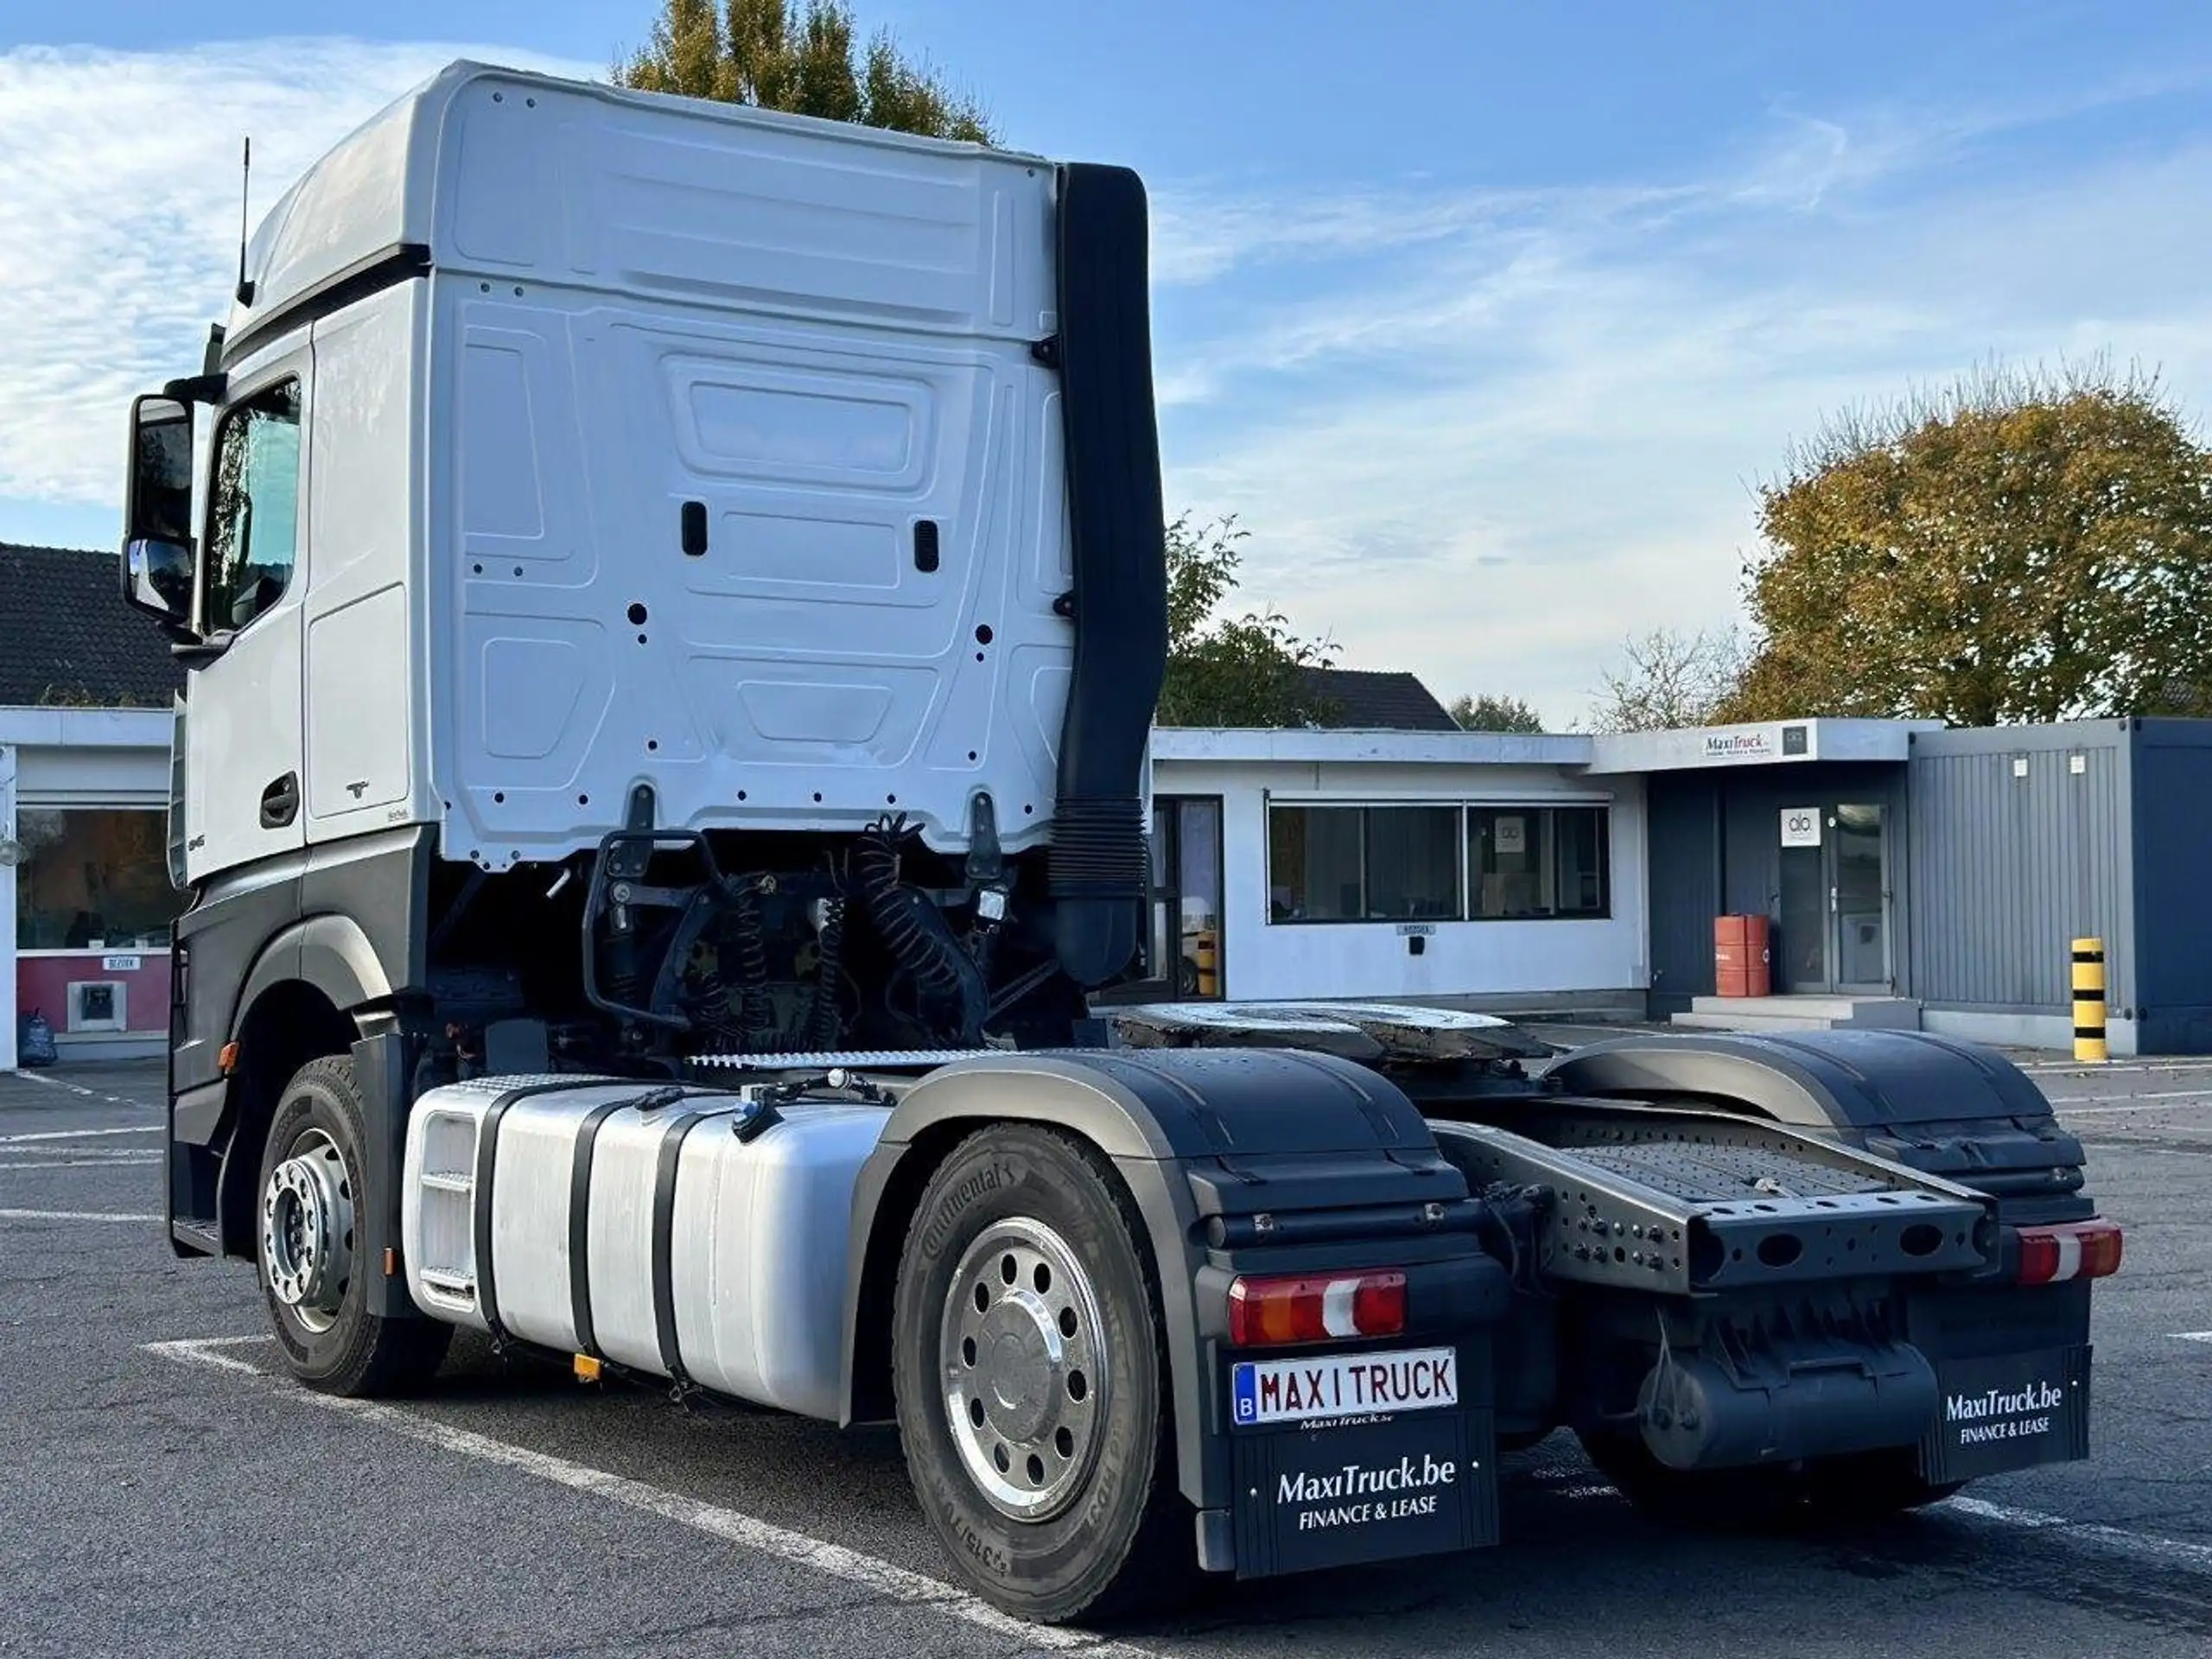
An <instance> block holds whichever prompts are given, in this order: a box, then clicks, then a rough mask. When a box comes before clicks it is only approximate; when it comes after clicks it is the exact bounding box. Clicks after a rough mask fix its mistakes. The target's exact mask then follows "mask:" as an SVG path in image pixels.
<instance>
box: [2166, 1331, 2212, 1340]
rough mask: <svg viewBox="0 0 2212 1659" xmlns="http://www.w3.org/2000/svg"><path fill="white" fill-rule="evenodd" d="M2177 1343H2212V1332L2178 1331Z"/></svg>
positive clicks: (2176, 1335)
mask: <svg viewBox="0 0 2212 1659" xmlns="http://www.w3.org/2000/svg"><path fill="white" fill-rule="evenodd" d="M2174 1340H2175V1341H2176V1342H2212V1331H2177V1332H2174Z"/></svg>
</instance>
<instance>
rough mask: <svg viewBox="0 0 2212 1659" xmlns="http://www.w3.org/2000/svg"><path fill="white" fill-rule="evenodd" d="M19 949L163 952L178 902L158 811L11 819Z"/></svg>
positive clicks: (28, 813) (98, 810) (47, 812)
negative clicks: (16, 846)
mask: <svg viewBox="0 0 2212 1659" xmlns="http://www.w3.org/2000/svg"><path fill="white" fill-rule="evenodd" d="M16 841H17V842H19V843H20V844H21V845H22V849H23V861H22V864H21V865H20V866H18V867H17V868H16V947H17V949H19V950H162V949H165V948H167V946H168V942H169V924H170V923H171V922H172V921H174V920H175V918H176V913H177V912H178V910H179V909H180V908H181V899H180V897H179V895H178V893H176V890H175V888H173V887H170V886H169V874H168V858H167V847H166V841H167V836H166V831H165V828H164V825H163V823H162V815H161V813H159V812H158V811H146V810H132V809H118V808H109V807H67V808H61V809H58V810H55V809H40V808H31V807H26V808H24V809H22V810H20V811H18V812H17V813H16Z"/></svg>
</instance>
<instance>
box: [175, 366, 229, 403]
mask: <svg viewBox="0 0 2212 1659" xmlns="http://www.w3.org/2000/svg"><path fill="white" fill-rule="evenodd" d="M229 385H230V376H228V375H226V374H223V373H219V372H218V373H215V374H195V375H193V376H190V377H189V378H186V379H182V380H172V381H170V382H169V383H168V385H165V386H163V387H162V397H174V398H175V399H176V401H177V402H178V403H180V404H219V403H221V402H222V401H223V398H224V396H225V394H226V391H227V390H228V388H229Z"/></svg>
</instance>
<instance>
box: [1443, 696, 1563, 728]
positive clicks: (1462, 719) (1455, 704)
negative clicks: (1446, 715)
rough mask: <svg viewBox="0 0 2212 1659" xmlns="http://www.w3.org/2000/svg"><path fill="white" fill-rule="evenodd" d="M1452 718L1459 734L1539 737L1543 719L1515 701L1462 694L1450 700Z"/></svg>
mask: <svg viewBox="0 0 2212 1659" xmlns="http://www.w3.org/2000/svg"><path fill="white" fill-rule="evenodd" d="M1450 712H1451V715H1452V719H1453V720H1454V721H1458V722H1459V729H1460V730H1461V731H1463V732H1522V733H1530V734H1534V733H1540V732H1541V731H1542V730H1543V729H1544V717H1543V716H1542V715H1540V714H1538V713H1537V712H1536V711H1535V709H1532V708H1530V707H1529V705H1528V704H1527V703H1525V702H1522V701H1521V699H1520V698H1518V697H1494V696H1490V695H1489V694H1488V693H1484V695H1483V696H1479V697H1471V696H1465V694H1462V695H1461V696H1456V697H1454V698H1452V702H1451V704H1450Z"/></svg>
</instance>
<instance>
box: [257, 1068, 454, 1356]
mask: <svg viewBox="0 0 2212 1659" xmlns="http://www.w3.org/2000/svg"><path fill="white" fill-rule="evenodd" d="M364 1122H365V1113H364V1111H363V1109H362V1105H361V1096H360V1089H359V1084H357V1083H356V1082H355V1081H354V1077H353V1061H352V1060H351V1059H350V1058H346V1057H345V1056H343V1055H333V1056H331V1057H329V1058H324V1059H320V1060H310V1061H309V1062H308V1064H307V1065H303V1066H302V1067H301V1068H300V1069H299V1071H296V1073H294V1074H293V1077H292V1080H291V1082H289V1084H285V1086H284V1093H283V1098H282V1099H281V1100H280V1101H279V1102H278V1103H277V1115H276V1116H275V1118H274V1119H273V1120H272V1121H271V1122H270V1126H269V1140H268V1142H267V1145H266V1146H265V1147H264V1150H263V1153H262V1160H261V1189H260V1191H261V1197H260V1203H259V1205H258V1206H257V1210H256V1212H255V1232H256V1237H257V1249H256V1252H255V1254H256V1256H257V1260H258V1262H259V1265H260V1269H261V1288H262V1294H263V1295H264V1298H265V1299H266V1300H267V1301H268V1303H269V1317H270V1325H272V1326H273V1328H274V1330H275V1332H276V1336H277V1346H278V1347H279V1348H281V1349H282V1350H283V1354H284V1363H285V1365H286V1367H287V1368H288V1369H289V1370H290V1371H291V1373H292V1375H293V1376H296V1377H297V1378H298V1379H299V1380H300V1381H301V1382H302V1383H306V1384H307V1385H308V1387H309V1388H311V1389H320V1390H321V1391H322V1392H323V1393H326V1394H344V1395H378V1394H393V1393H397V1392H400V1391H402V1390H404V1389H407V1388H410V1387H411V1386H413V1385H415V1384H416V1383H421V1382H423V1380H424V1379H426V1378H428V1377H429V1376H430V1375H431V1374H432V1373H433V1372H435V1370H437V1369H438V1366H439V1364H440V1363H441V1362H442V1360H443V1359H444V1358H445V1352H446V1347H447V1344H448V1343H450V1342H451V1341H452V1339H453V1328H452V1327H451V1326H450V1325H442V1324H439V1323H437V1322H435V1321H434V1320H430V1319H382V1318H379V1317H378V1316H377V1315H376V1314H373V1313H370V1312H369V1311H368V1282H367V1281H368V1274H369V1273H370V1272H371V1271H372V1267H371V1264H369V1263H367V1262H363V1261H362V1260H361V1259H360V1257H359V1252H358V1250H357V1249H356V1244H357V1240H358V1236H359V1235H358V1232H357V1222H358V1219H359V1217H360V1216H361V1215H363V1214H365V1212H366V1211H367V1207H368V1205H370V1204H371V1203H372V1202H373V1203H383V1202H385V1201H386V1198H385V1195H384V1194H382V1193H372V1192H369V1191H368V1188H367V1185H366V1181H365V1175H364V1172H365V1160H364V1159H363V1156H362V1148H363V1147H364V1146H365V1144H366V1136H365V1131H364Z"/></svg>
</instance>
